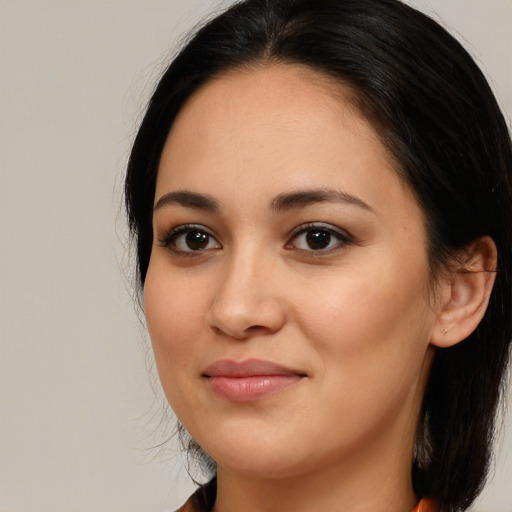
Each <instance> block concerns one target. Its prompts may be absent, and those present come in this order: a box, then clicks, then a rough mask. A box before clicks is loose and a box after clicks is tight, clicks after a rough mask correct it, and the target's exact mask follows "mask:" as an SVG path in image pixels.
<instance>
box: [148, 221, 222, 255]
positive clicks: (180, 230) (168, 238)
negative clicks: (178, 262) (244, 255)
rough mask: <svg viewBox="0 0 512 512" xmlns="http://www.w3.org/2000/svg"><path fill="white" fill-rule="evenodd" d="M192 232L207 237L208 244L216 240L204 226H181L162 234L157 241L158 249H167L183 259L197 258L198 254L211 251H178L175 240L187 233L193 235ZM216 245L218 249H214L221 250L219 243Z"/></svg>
mask: <svg viewBox="0 0 512 512" xmlns="http://www.w3.org/2000/svg"><path fill="white" fill-rule="evenodd" d="M193 232H196V233H203V234H205V235H207V236H208V237H209V242H210V241H211V240H215V241H216V242H217V240H216V238H215V237H214V236H213V235H212V234H211V233H210V232H209V231H208V230H207V229H206V228H205V227H204V226H202V225H200V224H182V225H181V226H178V227H176V228H174V229H171V230H170V231H168V232H166V233H165V234H164V236H162V237H161V238H160V239H159V240H158V245H160V247H164V248H165V249H169V250H170V251H172V252H173V253H175V254H177V255H179V256H184V257H194V256H198V255H199V254H200V253H204V252H206V251H208V250H212V249H211V248H210V249H202V250H201V249H198V250H195V251H194V250H190V251H185V250H183V249H179V248H178V247H177V246H176V240H178V238H179V237H180V236H181V235H186V234H188V233H193ZM217 244H218V245H219V247H218V248H215V249H221V248H222V246H221V245H220V243H219V242H217Z"/></svg>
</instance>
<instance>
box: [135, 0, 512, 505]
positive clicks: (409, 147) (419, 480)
mask: <svg viewBox="0 0 512 512" xmlns="http://www.w3.org/2000/svg"><path fill="white" fill-rule="evenodd" d="M264 62H281V63H299V64H302V65H306V66H309V67H311V68H313V69H315V70H317V71H319V72H321V73H324V74H325V75H328V76H330V77H331V78H334V79H335V80H337V81H339V82H340V83H342V84H345V85H348V86H349V87H350V88H351V89H352V90H353V91H355V92H356V95H357V98H358V106H359V108H360V110H361V111H362V113H363V114H364V115H365V116H366V117H367V118H368V120H369V121H370V122H371V123H372V124H373V126H374V127H375V128H376V129H377V130H378V132H379V134H380V136H381V139H382V142H383V143H384V144H385V145H386V146H387V148H388V149H389V150H390V151H391V153H392V154H393V155H394V157H395V159H396V161H397V162H398V168H397V172H398V173H399V174H400V175H401V176H402V178H403V179H404V180H405V182H406V183H407V184H408V185H409V187H410V188H411V190H412V191H413V192H414V193H415V195H416V197H417V199H418V201H419V203H420V204H421V206H422V208H423V210H424V212H425V216H426V218H427V232H428V240H429V257H430V261H431V266H432V269H433V271H434V272H435V271H436V269H439V268H440V267H442V265H443V264H445V263H446V261H447V259H448V257H449V256H450V255H451V254H453V253H454V252H455V251H456V250H457V249H460V248H462V247H464V246H466V245H467V244H469V243H470V242H471V241H473V240H475V239H476V238H477V237H480V236H482V235H489V236H491V237H492V238H493V239H494V241H495V243H496V245H497V248H498V269H497V277H496V283H495V286H494V289H493V292H492V296H491V300H490V304H489V307H488V310H487V312H486V314H485V317H484V319H483V320H482V322H481V323H480V325H479V326H478V328H477V329H476V330H475V332H473V334H471V335H470V336H469V337H468V338H467V339H466V340H465V341H463V342H462V343H459V344H458V345H456V346H454V347H452V348H447V349H438V350H437V352H436V355H435V358H434V362H433V365H432V369H431V374H430V379H429V382H428V385H427V389H426V393H425V397H424V403H423V408H422V411H421V415H420V418H419V428H418V433H417V437H416V448H415V458H414V461H412V464H411V467H412V472H413V482H414V486H415V490H416V492H417V493H418V495H419V496H429V497H431V498H434V499H436V500H437V501H438V503H439V504H440V506H441V508H442V510H443V511H446V512H454V511H462V510H466V509H467V508H468V507H469V506H470V504H471V503H472V502H473V501H474V499H475V497H476V496H477V495H478V493H479V492H480V490H481V488H482V485H483V483H484V481H485V476H486V474H487V470H488V465H489V460H490V451H491V446H492V440H493V435H494V421H495V416H496V410H497V406H498V404H499V397H500V392H501V391H502V386H503V382H504V378H503V376H504V372H505V369H506V365H507V362H508V357H509V352H510V341H511V336H512V282H511V272H510V271H511V265H512V150H511V141H510V136H509V132H508V129H507V126H506V123H505V121H504V118H503V116H502V114H501V112H500V109H499V107H498V105H497V103H496V100H495V98H494V96H493V94H492V92H491V90H490V88H489V85H488V84H487V82H486V80H485V78H484V77H483V75H482V73H481V71H480V70H479V68H478V67H477V66H476V64H475V63H474V61H473V60H472V58H471V57H470V56H469V55H468V53H467V52H466V51H465V50H464V49H463V48H462V47H461V45H460V44H459V43H458V42H457V41H456V40H455V39H454V38H453V37H452V36H450V35H449V34H448V33H447V32H446V31H445V30H444V29H443V28H441V27H440V26H439V25H438V24H437V23H436V22H434V21H433V20H432V19H430V18H429V17H427V16H425V15H423V14H421V13H419V12H418V11H416V10H414V9H412V8H411V7H408V6H406V5H405V4H403V3H402V2H400V1H398V0H246V1H242V2H239V3H236V4H235V5H233V6H232V7H230V8H229V9H227V10H226V11H225V12H224V13H222V14H220V15H219V16H217V17H216V18H214V19H213V20H211V21H210V22H208V23H207V24H206V25H205V26H203V27H202V28H201V29H200V30H199V31H198V32H197V33H196V34H195V35H194V36H193V37H192V38H191V40H190V41H189V42H188V43H187V44H186V46H185V47H184V48H183V49H182V50H181V52H180V53H179V54H178V56H177V57H176V58H175V59H174V61H173V62H172V63H171V65H170V66H169V68H168V69H167V71H166V72H165V74H164V75H163V77H162V78H161V80H160V82H159V83H158V85H157V87H156V89H155V92H154V94H153V96H152V98H151V100H150V103H149V106H148V108H147V111H146V114H145V117H144V119H143V121H142V124H141V126H140V129H139V132H138V134H137V137H136V140H135V143H134V145H133V149H132V153H131V156H130V161H129V165H128V171H127V176H126V184H125V197H126V209H127V212H128V219H129V226H130V229H131V232H132V234H133V237H134V240H135V242H136V246H137V258H138V259H137V265H138V267H137V270H138V279H139V285H140V287H141V288H142V287H143V286H144V280H145V276H146V271H147V268H148V263H149V258H150V254H151V246H152V239H153V232H152V224H151V223H152V206H153V200H154V193H155V183H156V176H157V170H158V164H159V159H160V155H161V152H162V148H163V145H164V142H165V140H166V138H167V135H168V133H169V130H170V128H171V126H172V124H173V121H174V119H175V117H176V115H177V113H178V112H179V110H180V109H181V107H182V106H183V104H184V103H185V102H186V101H187V99H188V98H190V96H191V95H192V94H193V93H194V92H195V91H196V90H197V89H198V88H200V87H201V86H202V85H203V84H205V83H206V82H208V81H209V80H211V79H212V78H213V77H215V76H217V75H218V74H220V73H222V72H225V71H227V70H232V69H236V68H246V67H250V66H251V65H254V64H261V63H264Z"/></svg>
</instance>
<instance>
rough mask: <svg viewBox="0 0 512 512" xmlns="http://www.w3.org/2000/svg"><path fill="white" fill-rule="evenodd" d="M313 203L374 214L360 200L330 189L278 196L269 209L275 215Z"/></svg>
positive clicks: (369, 207) (371, 209)
mask: <svg viewBox="0 0 512 512" xmlns="http://www.w3.org/2000/svg"><path fill="white" fill-rule="evenodd" d="M315 203H344V204H348V205H351V206H357V207H359V208H362V209H364V210H367V211H369V212H375V210H374V209H373V208H372V207H371V206H370V205H369V204H368V203H366V202H364V201H363V200H362V199H361V198H359V197H357V196H354V195H352V194H348V193H347V192H342V191H339V190H331V189H313V190H299V191H297V192H291V193H286V194H280V195H278V196H277V197H276V198H275V199H274V200H273V201H272V203H271V206H270V208H271V210H272V211H273V212H275V213H282V212H286V211H290V210H296V209H299V208H304V207H305V206H309V205H311V204H315Z"/></svg>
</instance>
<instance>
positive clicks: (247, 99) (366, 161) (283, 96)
mask: <svg viewBox="0 0 512 512" xmlns="http://www.w3.org/2000/svg"><path fill="white" fill-rule="evenodd" d="M354 105H355V95H354V93H353V92H352V91H351V90H350V89H349V88H345V87H344V86H342V85H340V84H338V83H336V82H334V80H333V79H331V78H329V77H327V76H325V75H323V74H321V73H318V72H315V71H314V70H311V69H310V68H308V67H305V66H300V65H293V66H292V65H282V64H281V65H266V66H263V65H261V66H259V67H256V68H253V69H247V70H245V69H244V70H234V71H230V72H229V73H226V74H224V75H221V76H220V77H218V78H215V79H214V80H212V81H211V82H209V83H207V84H206V85H205V86H203V87H202V88H201V89H199V90H198V91H197V92H196V94H194V95H193V96H192V97H191V98H190V99H189V100H188V102H187V103H186V104H185V105H184V107H183V108H182V110H181V111H180V113H179V114H178V116H177V118H176V121H175V123H174V125H173V127H172V129H171V132H170V134H169V137H168V139H167V142H166V144H165V147H164V150H163V153H162V158H161V162H160V168H159V173H158V179H157V194H156V195H157V197H156V199H158V196H159V194H160V195H161V194H162V193H167V192H169V191H170V190H179V189H190V188H194V190H196V191H198V192H204V193H210V192H211V190H216V191H218V193H219V194H220V195H221V196H222V195H225V196H226V198H227V199H228V200H232V199H238V200H244V194H246V195H248V196H251V199H252V198H253V197H254V196H255V195H257V194H259V193H262V194H266V195H267V196H269V195H278V194H280V193H282V192H286V191H288V190H290V189H294V188H304V187H309V188H319V187H322V186H328V187H330V188H342V189H343V190H347V191H349V192H357V193H358V195H361V192H363V193H364V195H365V197H366V198H367V199H368V200H369V201H377V202H379V201H381V202H382V200H383V199H384V200H385V199H387V198H388V199H392V198H393V197H394V196H396V197H394V198H395V199H397V200H401V201H403V200H404V197H405V196H407V199H408V200H411V199H412V198H411V197H410V196H411V194H409V191H408V190H407V188H406V187H405V186H404V185H403V183H402V182H401V180H400V179H399V177H398V175H397V173H396V171H395V167H396V166H395V163H394V160H393V158H392V156H391V154H390V153H389V151H388V150H387V149H386V147H385V146H384V145H383V144H382V143H381V142H380V139H379V136H378V134H377V132H376V131H375V129H374V128H373V126H372V125H371V124H370V123H369V122H368V121H367V120H366V119H365V118H364V117H363V116H362V115H361V114H360V113H359V111H358V110H357V108H356V107H355V106H354ZM351 189H352V190H351ZM383 189H385V190H386V194H385V195H384V196H383V195H382V190H383ZM230 191H231V192H233V191H236V195H234V196H232V197H230V196H229V192H230ZM386 195H387V197H386ZM220 199H222V197H221V198H220ZM265 202H267V201H265ZM384 202H385V201H384ZM388 202H389V201H388ZM382 206H383V207H385V204H383V205H382ZM395 206H396V205H392V201H391V202H390V204H389V205H388V207H391V208H394V207H395Z"/></svg>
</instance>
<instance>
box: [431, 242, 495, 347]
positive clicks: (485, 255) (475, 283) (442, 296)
mask: <svg viewBox="0 0 512 512" xmlns="http://www.w3.org/2000/svg"><path fill="white" fill-rule="evenodd" d="M496 265H497V250H496V244H495V243H494V240H493V239H492V238H491V237H489V236H484V237H481V238H477V239H476V240H475V241H473V242H472V243H471V244H469V245H468V246H467V247H465V248H464V249H463V250H461V251H459V252H458V253H457V254H456V256H455V257H454V259H453V264H452V265H450V268H449V269H448V271H447V274H446V275H445V276H443V277H442V278H441V279H440V282H439V283H438V289H437V291H438V294H437V306H436V307H437V315H436V322H435V325H434V327H433V330H432V335H431V338H430V343H431V344H432V345H434V346H436V347H450V346H452V345H455V344H457V343H459V342H461V341H462V340H464V339H466V338H467V337H468V336H469V335H470V334H471V333H472V332H473V331H474V330H475V329H476V327H477V326H478V324H479V323H480V321H481V320H482V318H483V316H484V314H485V311H486V309H487V305H488V304H489V298H490V296H491V291H492V287H493V285H494V280H495V277H496Z"/></svg>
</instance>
